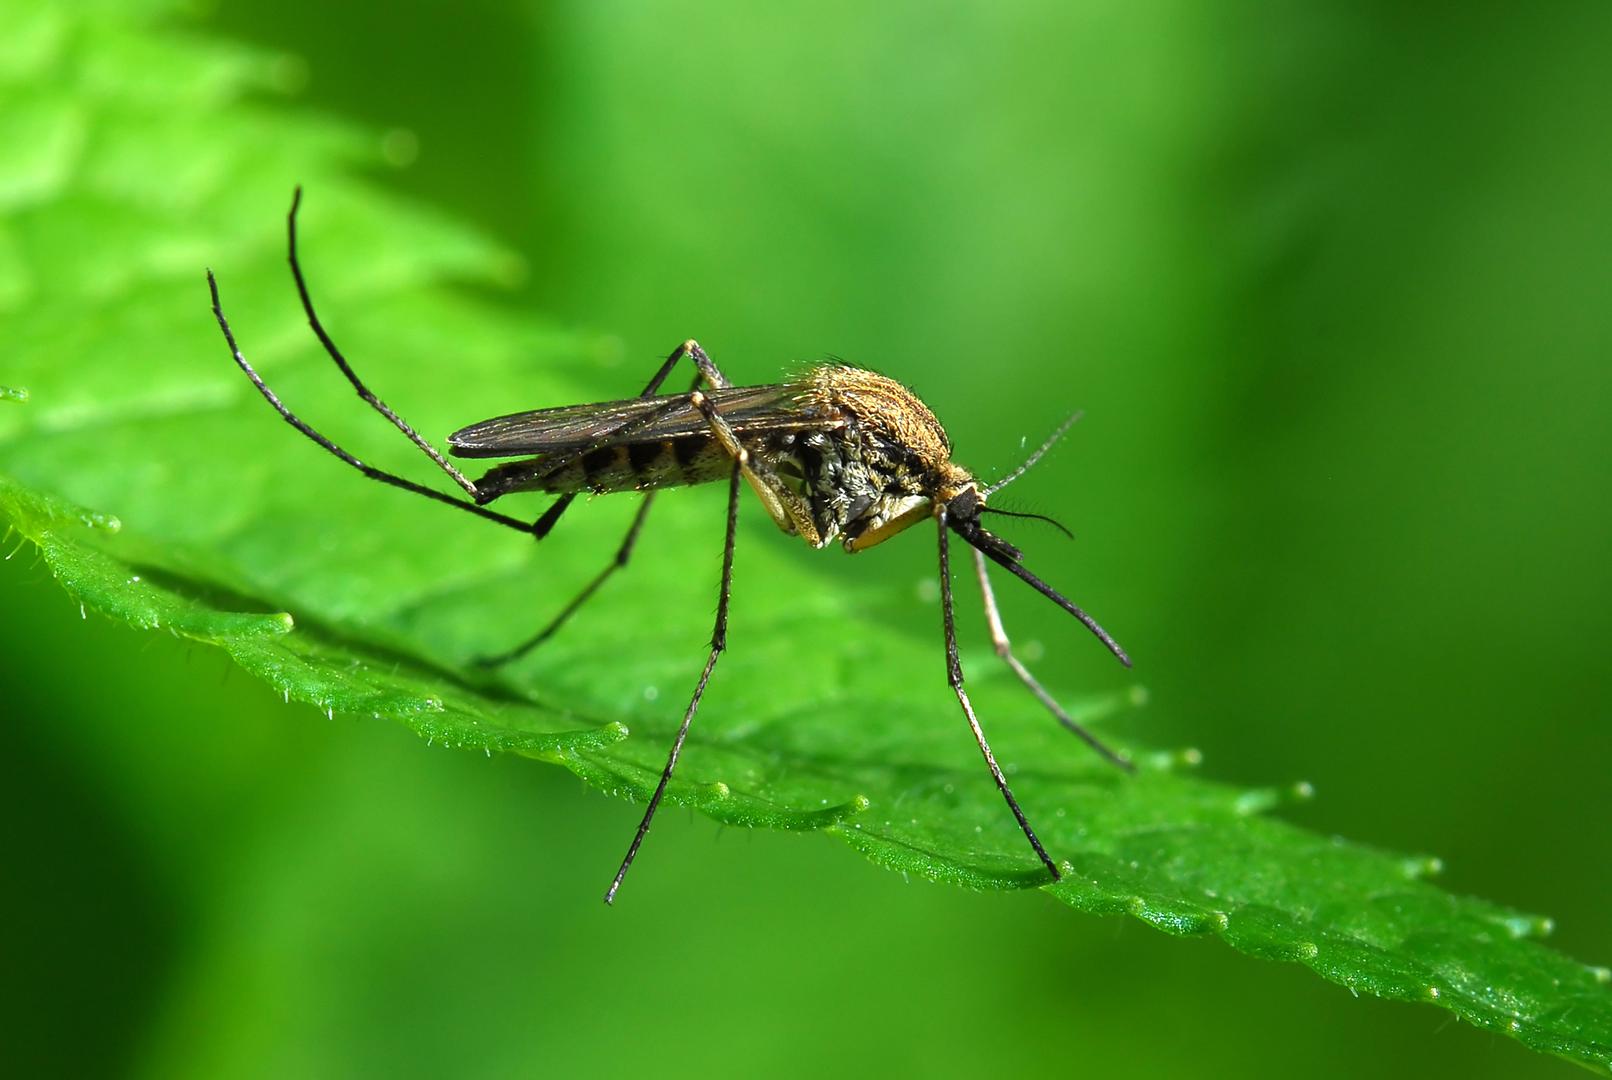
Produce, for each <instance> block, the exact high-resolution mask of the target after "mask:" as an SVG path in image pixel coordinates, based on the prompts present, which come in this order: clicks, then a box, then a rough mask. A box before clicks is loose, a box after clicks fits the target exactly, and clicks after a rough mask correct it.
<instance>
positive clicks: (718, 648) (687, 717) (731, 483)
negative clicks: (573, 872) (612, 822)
mask: <svg viewBox="0 0 1612 1080" xmlns="http://www.w3.org/2000/svg"><path fill="white" fill-rule="evenodd" d="M739 472H740V467H739V463H738V461H737V460H735V461H734V464H733V471H732V473H730V474H729V476H728V529H727V537H726V539H725V540H724V541H723V544H722V585H721V589H720V590H719V591H718V593H717V601H716V625H715V627H714V628H713V629H712V630H711V655H710V656H708V657H707V658H706V660H705V668H704V670H703V671H701V672H700V681H699V682H698V683H697V684H695V687H694V696H693V697H692V698H690V699H689V703H688V708H687V709H685V710H684V712H683V724H682V726H681V727H679V728H678V729H677V738H676V739H675V740H673V742H672V752H671V753H670V754H668V755H667V757H666V767H665V768H664V769H662V770H661V774H660V783H658V784H656V785H655V793H654V794H653V795H651V796H650V797H649V806H648V808H647V809H645V810H644V819H643V820H642V821H640V822H639V823H638V832H637V833H635V834H634V835H633V838H632V846H630V847H629V848H627V857H626V858H625V859H622V860H621V869H620V870H617V871H616V879H615V880H614V881H612V882H611V883H610V888H609V890H607V891H606V892H605V897H604V899H605V903H607V904H613V903H615V900H616V890H618V889H620V888H621V882H622V880H623V879H624V878H626V876H627V871H628V870H629V869H631V868H632V861H633V859H634V858H635V857H636V856H637V855H638V848H639V846H640V845H642V844H643V842H644V836H645V835H646V834H647V833H648V832H649V823H650V822H651V821H652V820H654V817H655V810H656V809H657V808H658V807H659V806H660V800H661V796H663V795H665V794H666V785H667V783H668V782H670V780H671V779H672V770H673V769H675V768H676V767H677V755H678V754H680V753H682V751H683V740H684V739H685V738H687V737H688V728H689V724H691V723H692V722H693V721H694V714H695V713H696V712H698V711H699V708H700V698H702V697H704V696H705V684H706V683H708V682H710V681H711V671H712V670H713V669H714V668H715V667H716V661H717V657H719V656H721V655H722V652H723V650H724V649H726V648H727V647H728V599H729V596H730V595H731V593H732V591H733V539H734V535H735V533H736V532H737V531H738V525H739ZM982 745H983V742H982ZM993 767H994V766H993ZM1004 790H1005V788H1004ZM1011 798H1012V796H1009V799H1011ZM1021 820H1022V819H1021ZM1025 828H1026V829H1028V828H1029V826H1025ZM1031 839H1032V840H1034V837H1032V838H1031ZM1037 847H1038V849H1039V845H1037ZM1045 857H1046V856H1045V855H1043V856H1042V858H1045ZM1049 865H1050V864H1049ZM1053 875H1054V876H1057V870H1054V871H1053Z"/></svg>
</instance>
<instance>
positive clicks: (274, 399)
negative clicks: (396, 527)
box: [207, 270, 532, 533]
mask: <svg viewBox="0 0 1612 1080" xmlns="http://www.w3.org/2000/svg"><path fill="white" fill-rule="evenodd" d="M207 288H208V290H209V291H210V292H211V293H212V297H213V317H214V318H215V319H217V320H218V328H219V329H220V330H222V331H223V332H224V341H225V342H226V343H227V344H228V345H229V350H230V354H231V355H232V356H234V357H235V363H236V365H237V366H238V367H240V369H241V371H243V372H244V373H245V374H246V377H247V378H248V379H250V380H251V381H252V385H253V386H255V387H257V391H258V393H260V394H262V395H263V398H264V400H266V401H267V402H268V403H269V404H270V405H272V406H274V411H275V412H277V413H279V414H280V417H281V419H283V420H284V421H285V422H286V423H288V424H290V425H291V426H292V427H294V428H296V429H297V430H298V431H300V432H302V434H304V435H306V436H307V437H308V438H310V439H312V440H313V441H314V442H316V443H318V444H319V445H320V446H322V447H324V448H325V449H326V450H327V451H329V452H330V453H332V454H334V455H335V456H336V457H338V458H340V459H341V460H342V461H345V462H346V463H347V464H349V465H351V466H352V467H353V468H355V469H357V470H358V471H359V472H361V473H363V474H364V475H365V476H367V477H369V478H370V479H371V480H379V481H380V482H381V483H383V484H390V485H392V486H393V487H396V488H402V489H403V490H404V491H412V492H414V493H415V494H416V495H424V496H425V497H426V498H428V499H435V500H436V501H437V502H440V503H446V504H447V505H449V506H454V507H458V508H459V509H460V510H464V511H467V512H469V513H472V514H475V515H476V516H477V517H482V518H486V519H487V520H488V521H495V522H497V523H498V524H500V525H504V526H507V527H509V528H511V529H516V530H519V531H520V532H523V533H530V532H532V526H531V525H530V524H528V523H527V522H524V521H520V520H517V519H516V518H512V517H510V516H509V515H507V514H500V513H499V512H498V511H496V510H488V509H487V508H486V507H484V506H478V505H476V504H475V503H473V502H467V501H465V500H463V499H458V498H455V497H454V496H452V495H449V494H446V493H445V492H441V491H437V490H435V489H434V488H428V487H426V486H425V485H423V484H416V483H415V482H414V481H412V480H406V479H404V478H403V477H401V476H398V475H396V474H395V473H389V472H386V471H384V470H382V469H377V468H375V467H374V466H371V465H366V464H365V463H364V462H362V461H360V460H359V459H358V458H356V457H354V456H353V455H352V454H350V453H348V452H347V451H346V450H343V449H342V448H341V447H340V446H337V445H336V444H335V443H334V442H332V441H330V440H329V439H327V438H326V437H325V436H323V435H321V434H320V433H319V432H317V431H315V430H314V429H313V428H312V427H311V426H310V425H309V424H308V423H307V422H306V421H305V420H303V419H302V418H301V417H299V416H298V415H297V414H296V413H294V412H292V411H291V410H290V409H288V408H286V406H285V405H284V403H282V402H281V401H280V399H279V397H278V396H276V395H275V393H274V391H273V390H270V389H269V387H268V384H266V383H265V382H264V381H263V377H262V376H260V375H259V374H258V373H257V371H256V370H254V369H253V367H252V365H251V364H249V363H247V360H246V357H245V356H243V355H241V348H240V346H239V345H237V344H236V343H235V334H234V332H233V331H232V330H231V329H230V325H229V320H228V319H226V318H225V317H224V308H223V306H222V304H221V302H220V301H219V297H218V281H217V280H216V279H215V278H214V277H213V272H212V271H211V270H209V271H208V272H207ZM467 483H468V481H467ZM471 491H472V494H473V493H474V485H472V488H471Z"/></svg>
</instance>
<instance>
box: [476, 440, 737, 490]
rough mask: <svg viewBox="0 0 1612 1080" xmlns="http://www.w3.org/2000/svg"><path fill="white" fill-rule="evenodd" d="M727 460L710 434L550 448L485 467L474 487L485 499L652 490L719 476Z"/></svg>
mask: <svg viewBox="0 0 1612 1080" xmlns="http://www.w3.org/2000/svg"><path fill="white" fill-rule="evenodd" d="M732 464H733V459H732V458H731V457H729V456H728V454H727V452H726V451H725V450H723V448H722V446H721V445H720V444H719V443H718V442H717V441H716V440H715V439H714V438H712V437H711V436H709V435H685V436H682V437H680V438H675V439H658V440H655V441H653V442H649V441H644V442H630V443H617V444H616V445H614V446H604V447H600V448H598V449H596V450H589V451H587V452H585V453H583V454H580V455H575V454H568V453H561V452H556V453H551V454H542V455H539V456H538V457H532V458H526V459H524V460H522V461H511V462H509V463H507V464H504V465H498V466H495V467H493V468H492V469H489V470H488V471H487V473H486V474H485V475H484V476H482V477H481V478H480V479H479V480H477V481H476V490H477V492H478V493H479V496H478V497H479V498H481V499H483V500H484V501H487V502H491V501H492V500H493V499H496V498H498V497H499V496H501V495H508V494H510V493H512V492H516V491H546V492H552V493H554V494H568V493H571V492H580V491H591V492H593V493H594V494H596V495H603V494H607V493H609V492H615V491H652V490H655V489H658V488H668V487H683V486H686V485H690V484H704V483H709V482H710V481H713V480H720V479H722V478H723V477H724V476H726V475H727V473H728V469H729V468H730V467H731V466H732ZM556 465H558V467H556Z"/></svg>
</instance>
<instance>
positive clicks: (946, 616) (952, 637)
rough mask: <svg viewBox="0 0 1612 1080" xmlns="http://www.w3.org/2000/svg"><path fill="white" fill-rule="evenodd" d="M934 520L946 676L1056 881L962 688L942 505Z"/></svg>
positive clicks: (1021, 825) (1009, 801)
mask: <svg viewBox="0 0 1612 1080" xmlns="http://www.w3.org/2000/svg"><path fill="white" fill-rule="evenodd" d="M935 520H936V521H937V522H939V524H940V608H941V618H942V620H943V622H944V624H945V627H946V678H947V681H949V682H950V683H951V687H952V690H953V692H955V693H956V694H957V702H958V704H959V705H961V706H962V707H963V715H964V716H965V717H967V718H968V726H969V728H970V729H972V730H973V732H974V741H975V742H977V743H979V747H980V753H981V754H984V755H985V764H986V765H987V766H988V767H989V768H990V770H991V778H992V779H993V780H995V781H996V787H997V790H998V791H1000V792H1001V793H1002V798H1004V799H1006V800H1007V804H1008V809H1010V810H1012V811H1013V816H1014V817H1015V818H1016V819H1018V822H1019V831H1021V832H1023V833H1024V837H1025V839H1026V840H1028V841H1030V846H1031V847H1033V848H1035V853H1036V855H1037V856H1038V857H1039V858H1040V859H1041V862H1042V864H1043V865H1044V866H1046V868H1047V870H1048V871H1049V872H1050V873H1051V874H1052V880H1053V881H1060V880H1062V879H1063V875H1062V874H1060V873H1059V872H1058V864H1057V863H1055V862H1053V861H1052V859H1051V858H1050V857H1049V856H1048V855H1047V849H1046V848H1044V847H1042V846H1041V841H1040V840H1038V839H1037V838H1036V834H1035V830H1034V829H1032V828H1031V827H1030V822H1029V820H1028V819H1027V818H1025V816H1024V811H1023V810H1021V809H1019V800H1017V799H1015V798H1014V797H1013V790H1012V789H1011V788H1009V787H1008V782H1007V777H1005V776H1003V775H1002V769H1001V767H1000V766H998V765H997V763H996V755H995V754H993V753H991V744H990V743H988V742H986V741H985V732H984V730H983V729H981V727H980V722H979V718H978V717H976V716H975V715H974V706H973V704H972V703H971V702H970V701H969V700H968V691H966V690H964V689H963V665H962V662H961V661H960V660H958V658H957V626H956V624H955V623H954V621H953V618H952V571H951V556H950V554H949V553H948V551H947V544H946V541H947V536H946V508H945V507H944V506H942V507H941V508H940V509H939V510H937V511H936V514H935Z"/></svg>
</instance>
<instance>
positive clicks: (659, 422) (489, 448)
mask: <svg viewBox="0 0 1612 1080" xmlns="http://www.w3.org/2000/svg"><path fill="white" fill-rule="evenodd" d="M705 396H706V397H707V398H708V399H709V400H710V402H711V404H713V405H715V406H716V409H717V412H719V413H721V414H722V417H723V419H725V420H726V421H727V422H728V424H729V425H730V426H731V427H732V428H733V429H734V431H735V432H736V433H737V434H739V435H741V436H743V435H747V434H760V433H763V432H770V431H788V430H798V429H802V428H822V427H824V426H825V418H823V417H819V416H813V415H811V414H810V412H809V411H808V410H806V409H804V408H802V406H801V404H800V388H799V387H798V386H796V385H795V384H792V383H781V384H778V385H774V386H734V387H728V388H726V389H722V390H708V391H705ZM826 426H829V427H837V426H838V424H837V423H833V422H828V423H827V424H826ZM709 432H710V427H709V425H707V424H706V422H705V417H704V416H702V415H701V414H700V411H699V410H698V409H696V408H695V407H694V406H692V405H690V404H689V402H688V396H687V395H685V394H666V395H662V396H660V397H649V398H629V399H627V400H626V401H606V402H600V403H598V404H592V405H566V406H563V407H561V408H558V409H536V410H534V411H531V412H521V413H512V414H510V415H509V416H498V417H494V418H493V419H491V420H483V421H482V422H481V423H479V424H471V425H470V426H469V427H467V428H461V429H460V430H458V431H456V432H454V433H453V434H452V435H449V436H448V445H449V446H450V447H451V448H452V452H453V454H454V455H455V456H458V457H517V456H521V455H525V454H550V453H554V452H557V451H566V450H583V449H593V450H597V449H603V448H605V447H609V446H615V445H618V444H621V443H636V442H655V441H664V440H668V439H680V438H686V437H689V436H695V435H706V434H709Z"/></svg>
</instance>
